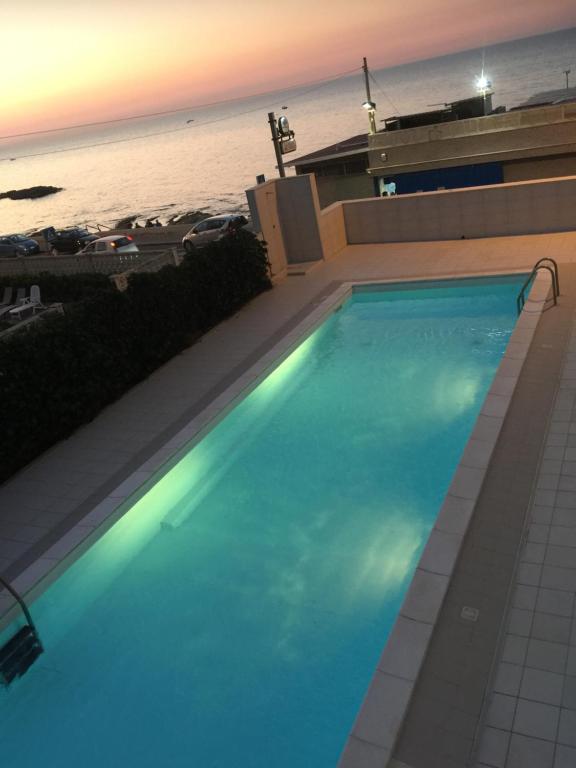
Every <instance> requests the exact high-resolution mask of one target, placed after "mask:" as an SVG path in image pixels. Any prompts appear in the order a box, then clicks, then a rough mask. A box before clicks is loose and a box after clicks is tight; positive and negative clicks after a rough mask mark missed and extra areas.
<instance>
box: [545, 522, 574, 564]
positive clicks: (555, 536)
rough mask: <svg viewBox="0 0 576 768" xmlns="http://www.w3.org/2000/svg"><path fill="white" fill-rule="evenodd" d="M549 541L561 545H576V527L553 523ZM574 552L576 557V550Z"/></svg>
mask: <svg viewBox="0 0 576 768" xmlns="http://www.w3.org/2000/svg"><path fill="white" fill-rule="evenodd" d="M548 543H549V544H556V545H558V546H560V547H576V527H574V526H571V527H568V526H563V525H552V526H551V528H550V536H549V539H548ZM574 554H575V557H576V552H575V553H574Z"/></svg>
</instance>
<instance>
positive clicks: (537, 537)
mask: <svg viewBox="0 0 576 768" xmlns="http://www.w3.org/2000/svg"><path fill="white" fill-rule="evenodd" d="M549 534H550V526H548V525H540V524H538V523H533V524H532V525H530V527H529V528H528V541H532V542H534V543H535V544H546V543H548V536H549Z"/></svg>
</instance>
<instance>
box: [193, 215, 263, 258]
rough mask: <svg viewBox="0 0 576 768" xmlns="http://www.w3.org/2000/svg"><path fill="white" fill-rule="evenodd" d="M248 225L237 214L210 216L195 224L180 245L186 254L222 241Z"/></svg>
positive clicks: (245, 219) (243, 217)
mask: <svg viewBox="0 0 576 768" xmlns="http://www.w3.org/2000/svg"><path fill="white" fill-rule="evenodd" d="M246 224H248V219H247V218H246V217H245V216H242V215H241V214H239V213H234V214H226V215H223V216H210V218H208V219H203V220H202V221H199V222H198V224H195V225H194V226H193V227H192V229H191V230H190V232H188V233H187V234H186V235H184V237H183V238H182V245H183V246H184V249H185V251H186V252H187V253H191V252H192V250H193V249H194V248H203V247H204V246H205V245H208V243H213V242H215V241H216V240H222V238H223V237H227V236H228V235H231V234H233V233H234V232H237V231H238V230H239V229H242V227H245V226H246Z"/></svg>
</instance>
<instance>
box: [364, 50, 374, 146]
mask: <svg viewBox="0 0 576 768" xmlns="http://www.w3.org/2000/svg"><path fill="white" fill-rule="evenodd" d="M363 62H364V63H363V64H362V69H363V70H364V83H365V85H366V101H365V102H364V104H362V106H363V107H364V109H366V110H367V111H368V122H369V123H370V133H371V134H374V133H376V104H375V103H374V102H373V101H372V97H371V96H370V75H369V72H368V62H367V61H366V56H364V59H363Z"/></svg>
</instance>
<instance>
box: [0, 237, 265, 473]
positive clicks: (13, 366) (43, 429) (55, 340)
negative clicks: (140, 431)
mask: <svg viewBox="0 0 576 768" xmlns="http://www.w3.org/2000/svg"><path fill="white" fill-rule="evenodd" d="M51 277H52V276H51ZM86 277H90V278H92V277H98V276H92V275H90V276H86ZM61 279H62V278H58V280H61ZM75 279H76V280H78V278H75ZM27 283H28V284H29V283H30V278H29V277H28V278H27ZM13 284H15V283H13ZM38 284H40V285H41V290H42V285H43V283H41V282H40V281H38ZM45 285H46V286H47V287H46V291H47V292H49V291H51V290H54V291H56V290H58V285H57V280H56V279H55V282H54V283H52V284H51V283H50V281H48V280H47V282H46V284H45ZM63 285H64V284H63ZM80 285H82V288H80ZM97 285H98V281H95V282H94V284H92V282H91V280H87V281H86V282H82V281H81V280H78V283H77V285H76V287H75V288H73V287H72V284H70V285H64V288H63V290H66V291H68V294H67V295H70V296H71V295H75V296H78V295H83V296H84V297H83V298H82V299H81V300H80V301H73V302H72V303H71V304H68V305H66V308H65V309H66V311H65V313H64V315H57V316H50V317H47V318H46V319H45V320H44V322H37V323H34V324H33V325H32V326H31V327H30V329H29V330H27V331H26V332H22V333H17V334H12V335H9V336H8V337H6V339H5V340H4V339H3V340H1V341H0V423H1V424H2V440H1V441H0V482H3V481H4V480H6V479H7V478H8V477H9V476H10V475H11V474H13V473H14V472H15V471H16V470H18V469H19V468H21V467H22V466H24V465H25V464H27V463H28V462H30V461H31V460H32V459H33V458H34V457H35V456H37V455H38V454H39V453H41V452H42V451H45V450H46V449H47V448H49V447H50V446H51V445H53V444H54V443H55V442H57V441H58V440H61V439H63V438H65V437H67V436H68V435H70V434H71V433H72V432H73V431H74V430H75V429H77V428H78V427H79V426H81V425H82V424H84V423H86V422H88V421H90V420H91V419H93V418H94V417H95V416H96V415H97V414H98V413H99V412H100V411H101V410H102V408H104V407H105V406H106V405H108V404H109V403H111V402H113V401H114V400H115V399H117V398H118V397H119V396H120V395H122V394H123V393H124V392H126V391H127V390H128V389H129V388H130V387H133V386H134V385H135V384H136V383H138V382H139V381H142V379H144V378H145V377H146V376H148V375H149V374H150V373H151V372H152V371H154V370H155V369H156V368H158V367H159V366H160V365H162V364H163V363H165V362H166V361H167V360H169V359H170V358H172V357H173V356H174V355H176V354H178V353H179V352H181V351H182V350H183V349H185V348H186V347H187V346H189V345H190V344H191V343H192V342H193V341H194V340H195V339H197V338H198V337H199V336H200V335H201V334H202V333H204V332H206V330H208V329H209V328H210V327H212V326H213V325H215V324H216V323H218V322H220V321H221V320H222V319H223V318H225V317H228V316H229V315H230V314H232V313H233V312H235V311H237V310H238V309H239V308H240V307H241V306H242V305H243V304H245V303H246V302H247V301H249V300H250V299H251V298H252V297H254V296H256V295H257V294H259V293H261V292H262V291H263V290H266V289H268V288H270V286H271V283H270V277H269V265H268V259H267V254H266V250H265V248H264V247H263V245H262V244H261V243H260V242H259V241H258V240H257V239H256V238H255V237H254V235H251V234H250V233H248V232H241V233H238V235H237V236H236V237H233V238H228V239H226V240H224V241H221V242H219V243H214V244H212V245H210V246H209V247H207V248H206V249H205V250H203V251H199V252H196V253H193V254H191V255H190V257H189V258H187V259H186V260H185V262H184V263H183V264H181V265H180V266H179V267H164V269H162V270H160V271H159V272H156V273H144V274H134V275H133V276H132V277H131V278H130V281H129V286H128V289H127V290H126V291H125V292H124V293H119V292H118V291H116V290H109V289H108V281H107V279H106V283H105V284H101V289H100V290H96V287H97ZM48 286H51V287H48ZM54 298H56V297H54ZM59 299H60V300H61V297H59Z"/></svg>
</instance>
